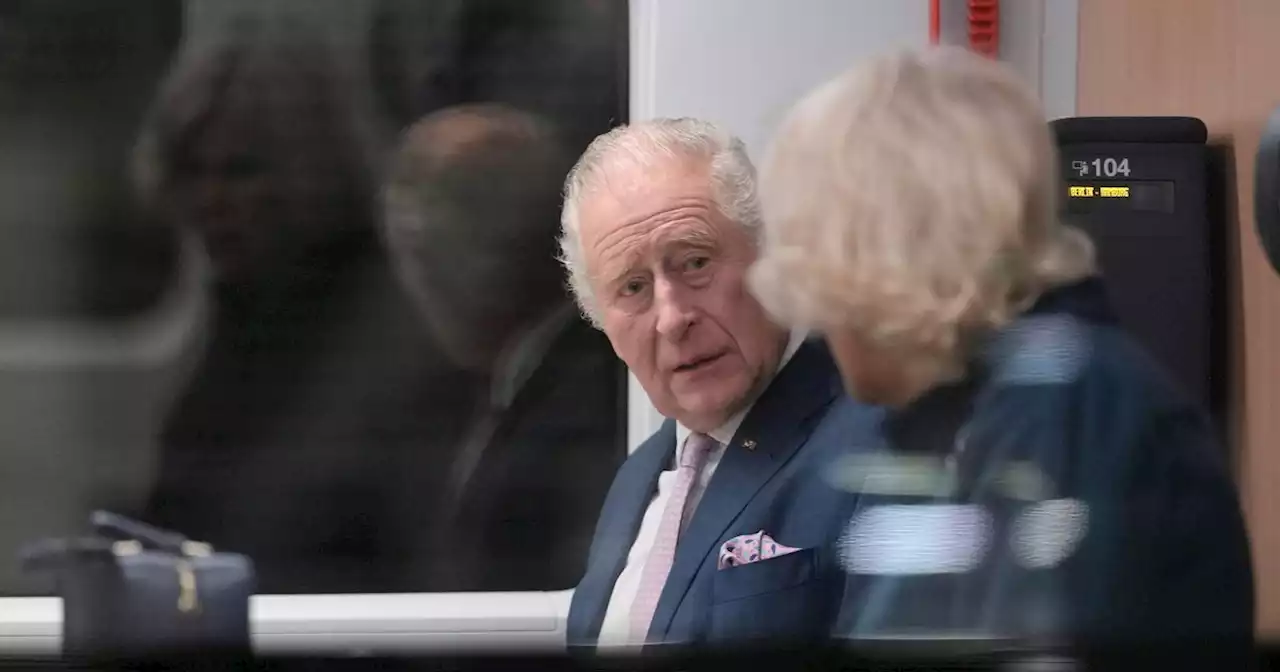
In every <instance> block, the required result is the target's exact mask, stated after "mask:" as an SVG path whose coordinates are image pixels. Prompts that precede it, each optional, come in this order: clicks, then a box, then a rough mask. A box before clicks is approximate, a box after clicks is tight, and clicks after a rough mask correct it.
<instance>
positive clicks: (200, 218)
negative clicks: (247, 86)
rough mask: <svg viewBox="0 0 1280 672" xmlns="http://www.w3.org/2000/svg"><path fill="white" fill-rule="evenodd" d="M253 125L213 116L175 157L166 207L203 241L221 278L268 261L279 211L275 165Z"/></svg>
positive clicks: (241, 273) (241, 274) (235, 276)
mask: <svg viewBox="0 0 1280 672" xmlns="http://www.w3.org/2000/svg"><path fill="white" fill-rule="evenodd" d="M250 131H251V129H249V128H246V127H245V126H244V125H242V124H239V123H237V120H236V119H234V118H232V116H231V115H217V116H216V117H215V118H213V119H211V120H210V122H209V123H208V125H206V126H205V127H204V128H203V129H201V130H200V132H198V133H197V134H196V135H195V136H194V137H193V138H192V139H191V141H190V142H189V143H188V144H187V145H186V146H185V147H184V148H183V150H184V151H181V152H180V155H179V156H177V157H175V160H174V162H173V172H172V182H171V184H170V190H169V199H168V201H167V209H168V211H169V213H170V215H171V217H172V218H173V220H174V221H175V222H176V223H177V224H178V225H180V226H183V227H187V228H190V229H192V230H193V231H195V232H196V233H197V234H198V235H199V236H200V238H201V240H202V241H203V242H204V246H205V250H206V252H207V253H208V255H209V258H210V260H211V261H212V263H213V269H214V272H215V274H216V275H217V276H218V277H219V278H220V279H224V280H232V281H234V280H240V279H245V278H247V277H248V276H250V275H253V273H254V271H255V270H258V269H259V268H260V266H261V265H262V264H264V263H266V258H267V257H268V256H269V255H268V251H269V250H268V247H269V244H270V242H271V238H270V236H269V233H270V230H271V227H272V226H278V225H279V223H278V222H273V221H272V220H273V219H275V218H276V217H277V216H278V215H279V207H278V205H279V204H278V201H277V197H276V195H275V194H274V193H273V190H272V184H271V182H272V179H273V175H272V173H273V170H274V169H275V168H276V167H275V166H272V165H271V163H270V161H269V159H268V157H267V156H266V153H265V152H263V151H262V149H261V148H260V146H259V147H255V144H259V145H260V143H254V142H253V141H252V135H251V133H250Z"/></svg>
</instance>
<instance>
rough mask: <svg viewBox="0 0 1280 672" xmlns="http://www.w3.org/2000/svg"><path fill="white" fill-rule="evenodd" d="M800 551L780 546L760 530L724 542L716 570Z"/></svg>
mask: <svg viewBox="0 0 1280 672" xmlns="http://www.w3.org/2000/svg"><path fill="white" fill-rule="evenodd" d="M798 550H800V549H798V548H791V547H790V546H783V545H782V544H779V543H778V542H776V541H774V540H773V537H770V536H769V535H767V534H765V533H764V530H760V531H759V532H756V533H755V534H744V535H742V536H739V537H734V538H732V539H730V540H729V541H726V542H724V545H723V546H721V547H720V562H719V563H718V565H717V567H716V569H725V568H727V567H737V566H738V565H746V564H750V563H753V562H758V561H760V560H768V559H769V558H775V557H777V556H779V555H786V554H788V553H795V552H796V551H798Z"/></svg>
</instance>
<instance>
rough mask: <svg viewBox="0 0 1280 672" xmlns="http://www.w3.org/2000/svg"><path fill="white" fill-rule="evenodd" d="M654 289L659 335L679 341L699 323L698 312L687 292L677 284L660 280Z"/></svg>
mask: <svg viewBox="0 0 1280 672" xmlns="http://www.w3.org/2000/svg"><path fill="white" fill-rule="evenodd" d="M654 289H655V292H654V302H655V304H656V305H655V307H656V308H657V310H658V333H659V334H661V335H662V336H663V338H666V339H667V340H671V341H678V340H680V339H681V338H682V337H683V336H684V335H685V332H687V331H689V327H692V326H693V323H694V322H696V321H697V311H696V310H695V309H694V306H693V305H692V303H691V302H690V301H689V297H688V295H687V292H685V291H684V290H683V289H682V288H681V287H679V286H678V285H676V284H675V283H672V282H670V281H667V280H660V281H658V283H657V284H656V286H655V288H654Z"/></svg>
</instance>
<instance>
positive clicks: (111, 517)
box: [89, 511, 213, 558]
mask: <svg viewBox="0 0 1280 672" xmlns="http://www.w3.org/2000/svg"><path fill="white" fill-rule="evenodd" d="M89 524H90V525H92V526H93V530H94V532H96V533H97V534H99V535H102V536H103V537H106V538H108V539H112V540H115V541H116V543H115V544H113V549H112V552H113V553H115V554H116V555H121V554H124V555H131V554H132V553H136V552H139V551H141V550H142V549H150V550H154V551H160V552H162V553H172V554H174V555H184V556H187V557H191V558H202V557H206V556H209V555H212V554H213V547H212V546H210V545H209V544H206V543H204V542H201V541H192V540H190V539H188V538H187V537H186V536H184V535H181V534H178V533H177V532H172V531H170V530H165V529H161V528H159V527H155V526H154V525H148V524H147V523H144V522H142V521H140V520H134V519H132V518H129V517H127V516H122V515H120V514H118V513H111V512H110V511H94V512H93V514H91V515H90V516H89ZM131 542H132V543H133V544H136V545H137V546H139V547H140V548H137V549H136V550H133V551H132V552H129V550H128V549H127V548H122V546H121V544H122V543H123V544H128V543H131ZM122 551H124V552H123V553H122Z"/></svg>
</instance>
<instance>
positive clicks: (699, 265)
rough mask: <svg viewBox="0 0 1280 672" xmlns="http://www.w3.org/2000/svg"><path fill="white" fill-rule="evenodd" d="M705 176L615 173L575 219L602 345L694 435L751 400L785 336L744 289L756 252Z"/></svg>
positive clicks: (677, 165)
mask: <svg viewBox="0 0 1280 672" xmlns="http://www.w3.org/2000/svg"><path fill="white" fill-rule="evenodd" d="M708 168H709V167H708V165H707V162H706V161H689V160H672V161H671V163H670V165H667V166H662V167H660V168H655V169H649V170H646V171H643V172H642V171H639V170H628V169H621V170H619V171H618V174H615V175H612V176H610V177H611V179H607V180H602V182H603V186H602V188H601V189H599V190H597V191H596V192H595V193H591V194H588V195H586V196H585V197H584V199H583V202H582V203H581V204H580V208H579V215H580V218H581V239H582V245H583V248H584V251H585V257H586V264H587V270H588V273H589V274H590V276H591V285H592V290H593V292H594V294H595V297H596V305H597V307H598V309H599V310H600V317H601V321H602V323H603V328H604V332H605V334H606V335H607V336H608V337H609V340H610V341H611V342H612V344H613V348H614V350H615V351H616V352H617V354H618V356H619V357H620V358H621V359H622V360H623V361H624V362H626V364H627V366H628V367H629V368H630V369H631V371H632V373H634V374H635V376H636V377H637V378H638V379H639V381H640V384H641V385H642V386H643V387H644V389H645V392H646V393H648V395H649V399H650V400H651V401H652V402H653V405H654V406H655V407H656V408H657V409H658V411H659V412H661V413H662V414H663V415H665V416H667V417H670V418H675V419H676V420H679V421H680V422H682V423H683V424H685V426H687V427H689V428H690V429H692V430H694V431H699V432H706V431H711V430H713V429H715V428H716V427H718V426H719V425H721V424H723V423H724V422H725V421H726V420H727V419H729V418H730V417H731V416H732V415H733V414H734V413H736V412H738V411H739V410H740V409H742V408H743V407H745V405H746V404H747V403H749V402H750V401H751V400H752V399H754V398H755V396H756V395H757V394H758V393H759V392H760V390H761V388H763V387H764V385H765V384H766V381H767V380H768V378H769V377H770V376H771V375H772V374H773V371H774V370H775V369H776V367H777V364H778V361H779V359H780V358H781V355H782V350H783V348H784V347H785V343H786V336H787V335H786V332H785V330H783V329H782V328H781V327H779V326H777V325H775V324H773V323H772V322H771V321H769V319H768V317H767V316H766V314H765V312H764V310H763V309H762V308H761V307H760V304H758V303H757V302H756V300H755V299H754V298H753V297H752V296H751V295H750V293H748V292H747V290H746V287H745V286H744V284H743V279H744V277H745V274H746V271H747V268H748V267H749V266H750V265H751V263H752V262H753V261H754V260H755V256H756V245H755V242H754V240H753V239H752V238H751V236H750V234H749V233H748V232H746V231H745V230H743V229H742V227H741V226H739V225H738V224H736V223H735V222H732V221H730V220H729V219H728V218H726V217H725V216H724V215H723V214H721V212H720V210H719V209H718V208H717V207H716V205H715V202H714V199H713V196H712V190H711V182H710V179H709V170H708Z"/></svg>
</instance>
